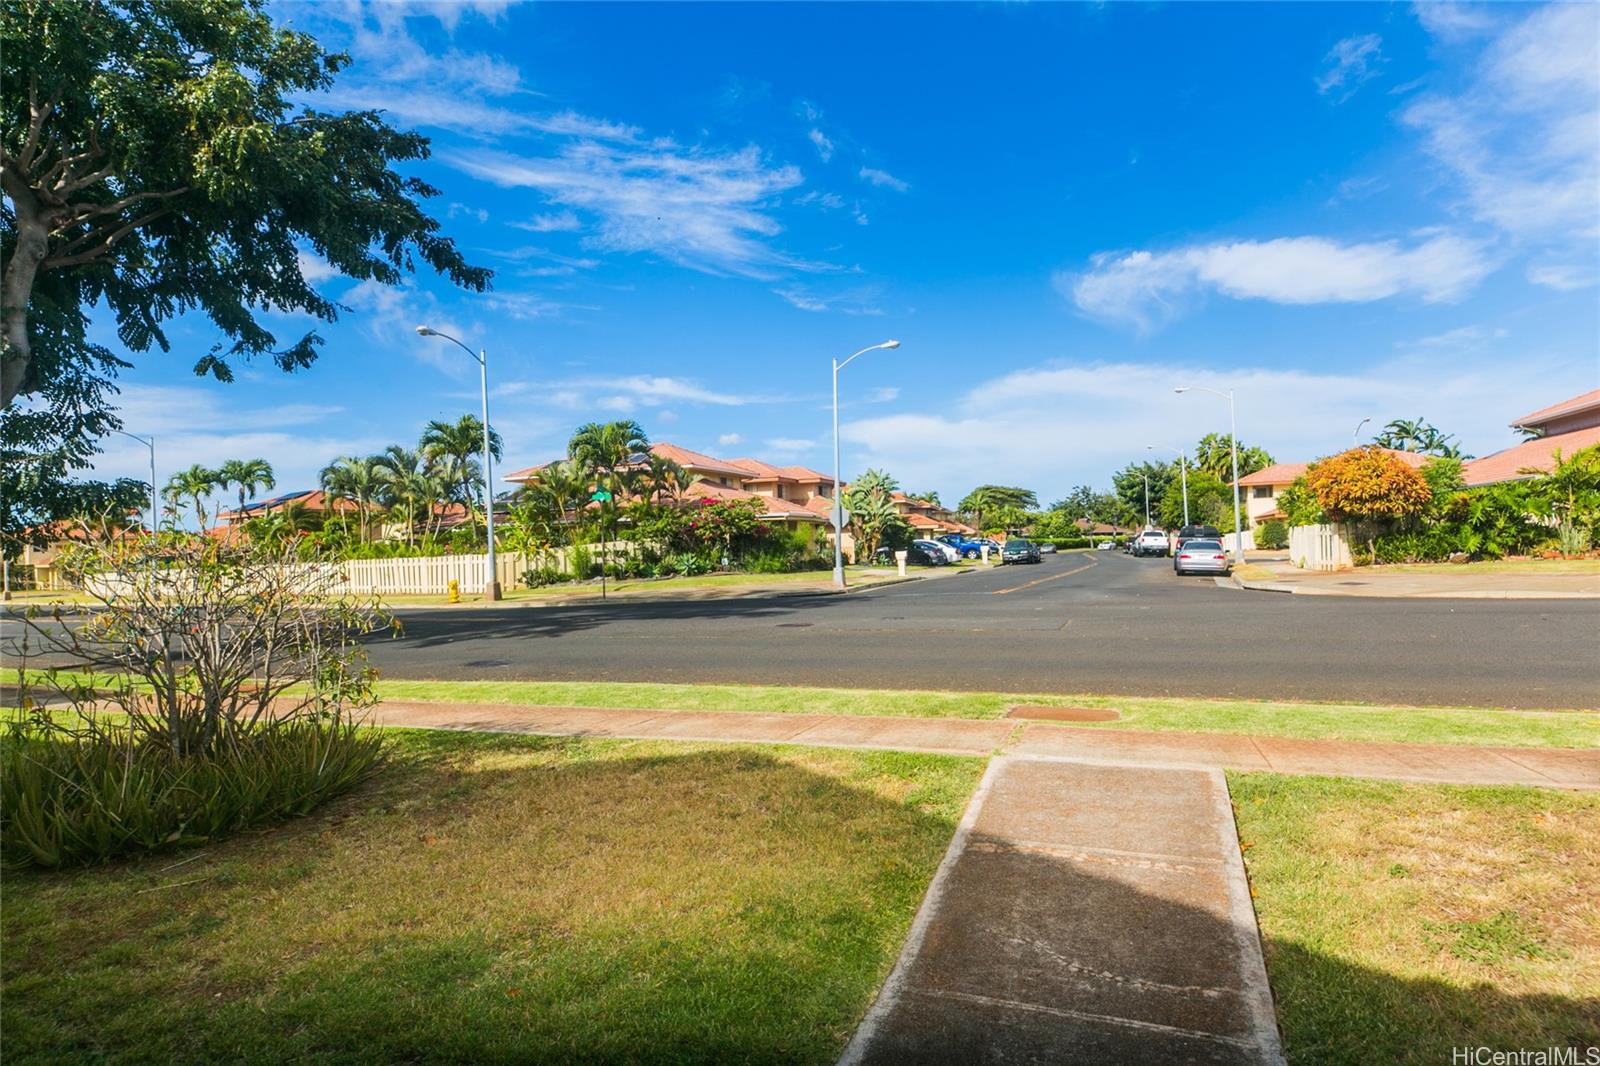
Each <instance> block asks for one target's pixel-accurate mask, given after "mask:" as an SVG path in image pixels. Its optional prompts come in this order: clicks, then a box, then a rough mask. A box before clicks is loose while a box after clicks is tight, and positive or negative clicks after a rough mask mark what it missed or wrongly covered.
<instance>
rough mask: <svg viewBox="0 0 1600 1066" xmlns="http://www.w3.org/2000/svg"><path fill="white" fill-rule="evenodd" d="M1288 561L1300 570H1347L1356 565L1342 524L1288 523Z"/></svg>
mask: <svg viewBox="0 0 1600 1066" xmlns="http://www.w3.org/2000/svg"><path fill="white" fill-rule="evenodd" d="M1289 561H1290V562H1291V563H1293V564H1294V565H1295V566H1298V567H1300V568H1301V569H1302V570H1349V569H1350V568H1351V567H1353V566H1355V559H1354V558H1353V557H1352V556H1351V554H1350V540H1349V536H1348V534H1347V532H1346V530H1345V527H1344V526H1342V525H1330V524H1323V525H1316V526H1290V527H1289Z"/></svg>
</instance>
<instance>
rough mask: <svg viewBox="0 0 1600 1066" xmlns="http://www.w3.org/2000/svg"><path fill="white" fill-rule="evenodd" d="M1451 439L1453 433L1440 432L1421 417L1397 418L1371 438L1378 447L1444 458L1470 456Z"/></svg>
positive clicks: (1465, 457) (1453, 437)
mask: <svg viewBox="0 0 1600 1066" xmlns="http://www.w3.org/2000/svg"><path fill="white" fill-rule="evenodd" d="M1453 440H1455V435H1454V434H1451V433H1441V432H1440V431H1439V429H1438V428H1437V427H1435V426H1433V425H1430V424H1429V423H1428V421H1427V419H1423V418H1397V419H1395V420H1394V421H1392V422H1390V423H1389V424H1388V425H1386V426H1384V427H1383V429H1382V430H1380V431H1379V432H1378V434H1377V436H1375V437H1373V438H1372V441H1373V443H1374V444H1376V445H1378V446H1379V447H1380V448H1393V449H1395V450H1396V451H1402V452H1417V453H1419V454H1422V455H1437V456H1441V457H1443V458H1446V459H1468V458H1471V456H1467V455H1463V454H1462V452H1461V449H1460V447H1459V446H1457V445H1455V444H1452V443H1451V441H1453Z"/></svg>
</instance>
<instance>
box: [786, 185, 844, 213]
mask: <svg viewBox="0 0 1600 1066" xmlns="http://www.w3.org/2000/svg"><path fill="white" fill-rule="evenodd" d="M795 203H797V204H799V205H800V206H801V207H809V206H811V205H813V204H815V205H816V206H817V207H820V208H822V209H823V210H824V211H837V210H838V209H839V208H841V207H843V206H844V197H842V196H840V195H839V194H838V193H836V192H819V191H817V190H816V189H812V190H811V191H810V192H808V193H806V194H805V195H804V196H801V197H800V198H798V199H797V200H795Z"/></svg>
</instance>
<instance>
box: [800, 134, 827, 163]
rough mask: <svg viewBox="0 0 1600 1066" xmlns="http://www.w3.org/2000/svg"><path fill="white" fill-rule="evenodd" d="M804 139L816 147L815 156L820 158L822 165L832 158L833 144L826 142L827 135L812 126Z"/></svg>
mask: <svg viewBox="0 0 1600 1066" xmlns="http://www.w3.org/2000/svg"><path fill="white" fill-rule="evenodd" d="M806 138H807V139H808V140H809V141H810V142H811V143H812V144H813V145H815V146H816V149H817V155H819V156H821V157H822V161H823V162H824V163H826V162H827V161H828V160H830V159H832V158H833V142H832V141H830V140H828V136H827V134H825V133H823V132H822V131H821V130H819V129H817V128H816V127H815V126H813V127H812V128H811V130H810V132H808V133H807V134H806Z"/></svg>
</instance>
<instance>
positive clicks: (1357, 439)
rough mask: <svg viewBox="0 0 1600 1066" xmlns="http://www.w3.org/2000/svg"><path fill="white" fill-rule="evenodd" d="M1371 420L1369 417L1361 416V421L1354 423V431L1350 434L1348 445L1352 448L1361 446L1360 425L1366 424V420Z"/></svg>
mask: <svg viewBox="0 0 1600 1066" xmlns="http://www.w3.org/2000/svg"><path fill="white" fill-rule="evenodd" d="M1371 421H1372V419H1371V418H1363V419H1362V420H1361V421H1359V422H1357V423H1356V431H1355V432H1354V433H1352V434H1350V447H1352V448H1359V447H1361V427H1362V426H1364V425H1366V424H1367V423H1368V422H1371Z"/></svg>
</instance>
